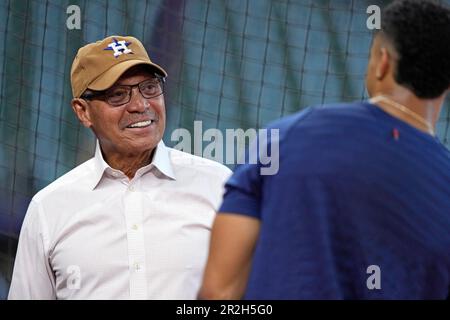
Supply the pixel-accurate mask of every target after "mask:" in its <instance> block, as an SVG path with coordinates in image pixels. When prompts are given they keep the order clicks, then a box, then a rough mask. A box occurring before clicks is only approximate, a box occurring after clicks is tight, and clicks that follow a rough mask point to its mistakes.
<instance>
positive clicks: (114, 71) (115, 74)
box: [88, 60, 167, 91]
mask: <svg viewBox="0 0 450 320" xmlns="http://www.w3.org/2000/svg"><path fill="white" fill-rule="evenodd" d="M137 65H146V66H150V67H152V68H153V69H155V71H156V72H158V73H159V74H161V75H162V76H164V77H167V72H166V71H165V70H164V69H163V68H161V67H160V66H158V65H157V64H155V63H151V62H148V61H143V60H127V61H124V62H121V63H119V64H116V65H114V66H113V67H112V68H110V69H109V70H107V71H105V72H103V73H102V74H101V75H99V76H98V77H97V79H95V80H94V81H92V82H91V83H90V84H89V85H88V89H91V90H95V91H102V90H106V89H108V88H110V87H111V86H112V85H113V84H114V83H115V82H116V81H117V80H118V79H119V78H120V76H121V75H122V74H124V73H125V71H127V70H128V69H130V68H131V67H134V66H137Z"/></svg>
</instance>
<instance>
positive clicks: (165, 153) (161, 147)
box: [152, 140, 176, 180]
mask: <svg viewBox="0 0 450 320" xmlns="http://www.w3.org/2000/svg"><path fill="white" fill-rule="evenodd" d="M152 164H153V165H154V166H155V167H156V168H157V169H158V170H159V172H161V173H162V174H163V175H165V176H166V177H168V178H171V179H173V180H176V177H175V173H174V172H173V167H172V162H171V161H170V154H169V149H168V148H167V147H166V145H165V144H164V142H163V141H162V140H161V141H160V142H159V143H158V146H157V147H156V150H155V154H154V155H153V159H152Z"/></svg>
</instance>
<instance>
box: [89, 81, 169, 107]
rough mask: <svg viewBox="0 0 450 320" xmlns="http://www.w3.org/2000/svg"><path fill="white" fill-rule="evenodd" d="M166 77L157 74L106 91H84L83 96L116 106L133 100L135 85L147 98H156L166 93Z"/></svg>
mask: <svg viewBox="0 0 450 320" xmlns="http://www.w3.org/2000/svg"><path fill="white" fill-rule="evenodd" d="M164 82H165V78H164V77H161V76H159V75H155V78H151V79H147V80H144V81H142V82H139V83H137V84H135V85H131V86H127V85H118V86H115V87H112V88H109V89H108V90H105V91H94V92H88V93H84V94H83V95H82V96H81V98H82V99H86V100H92V99H101V100H104V101H106V102H107V103H108V104H110V105H111V106H114V107H118V106H121V105H124V104H126V103H128V102H130V100H131V93H132V92H133V88H134V87H138V88H139V92H140V93H141V95H142V96H143V97H144V98H145V99H151V98H156V97H158V96H160V95H162V94H163V93H164Z"/></svg>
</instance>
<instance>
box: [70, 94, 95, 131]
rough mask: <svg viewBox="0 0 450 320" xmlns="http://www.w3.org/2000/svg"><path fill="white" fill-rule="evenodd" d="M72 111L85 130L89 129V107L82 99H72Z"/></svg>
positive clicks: (90, 123)
mask: <svg viewBox="0 0 450 320" xmlns="http://www.w3.org/2000/svg"><path fill="white" fill-rule="evenodd" d="M72 109H73V112H75V114H76V115H77V118H78V120H80V122H81V123H82V124H83V126H85V127H86V128H90V127H91V125H92V122H91V116H90V113H89V105H88V103H87V102H86V100H84V99H80V98H74V99H72Z"/></svg>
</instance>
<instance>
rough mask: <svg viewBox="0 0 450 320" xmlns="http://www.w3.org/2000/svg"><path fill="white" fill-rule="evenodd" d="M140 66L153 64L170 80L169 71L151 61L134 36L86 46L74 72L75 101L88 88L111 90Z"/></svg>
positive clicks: (79, 55)
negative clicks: (122, 78) (128, 73)
mask: <svg viewBox="0 0 450 320" xmlns="http://www.w3.org/2000/svg"><path fill="white" fill-rule="evenodd" d="M138 64H144V65H149V66H151V67H153V68H154V69H155V71H156V72H157V73H159V74H160V75H162V76H164V77H167V72H166V71H165V70H164V69H163V68H161V67H160V66H158V65H157V64H155V63H153V62H152V61H151V60H150V58H149V56H148V54H147V51H146V50H145V48H144V46H143V45H142V43H141V42H140V41H139V40H138V39H136V38H134V37H122V36H110V37H107V38H105V39H103V40H100V41H97V42H94V43H90V44H87V45H85V46H84V47H82V48H80V49H79V50H78V53H77V55H76V57H75V59H74V60H73V63H72V70H71V72H70V80H71V82H72V93H73V96H74V98H79V97H80V96H81V95H82V94H83V92H84V91H85V90H86V89H91V90H95V91H101V90H106V89H108V88H109V87H111V86H112V85H113V84H114V83H115V82H116V81H117V80H118V79H119V78H120V76H121V75H122V74H123V73H124V72H125V71H127V70H128V69H130V68H131V67H133V66H135V65H138Z"/></svg>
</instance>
